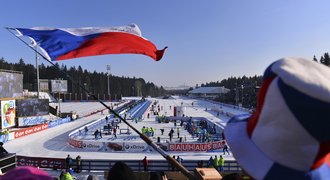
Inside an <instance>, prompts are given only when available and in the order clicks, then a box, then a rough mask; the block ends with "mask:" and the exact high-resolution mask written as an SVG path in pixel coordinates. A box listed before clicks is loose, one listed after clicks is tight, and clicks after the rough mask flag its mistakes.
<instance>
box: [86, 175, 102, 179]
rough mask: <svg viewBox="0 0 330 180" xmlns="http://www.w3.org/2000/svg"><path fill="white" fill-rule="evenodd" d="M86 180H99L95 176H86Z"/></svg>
mask: <svg viewBox="0 0 330 180" xmlns="http://www.w3.org/2000/svg"><path fill="white" fill-rule="evenodd" d="M86 180H99V178H98V177H97V176H96V175H92V174H90V175H88V176H87V179H86Z"/></svg>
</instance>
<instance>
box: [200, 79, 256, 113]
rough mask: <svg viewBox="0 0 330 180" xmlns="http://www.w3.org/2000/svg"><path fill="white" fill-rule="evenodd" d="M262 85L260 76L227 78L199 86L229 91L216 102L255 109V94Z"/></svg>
mask: <svg viewBox="0 0 330 180" xmlns="http://www.w3.org/2000/svg"><path fill="white" fill-rule="evenodd" d="M261 84H262V76H257V75H255V76H252V77H247V76H243V77H233V76H232V77H229V78H227V79H223V80H221V81H217V82H208V83H205V84H201V87H219V86H223V87H225V88H227V89H229V90H230V91H229V92H228V93H226V94H223V95H220V96H219V97H218V98H216V99H215V100H216V101H220V102H223V103H226V104H233V105H238V104H242V106H243V107H246V108H255V107H256V105H257V94H258V91H259V87H260V86H261Z"/></svg>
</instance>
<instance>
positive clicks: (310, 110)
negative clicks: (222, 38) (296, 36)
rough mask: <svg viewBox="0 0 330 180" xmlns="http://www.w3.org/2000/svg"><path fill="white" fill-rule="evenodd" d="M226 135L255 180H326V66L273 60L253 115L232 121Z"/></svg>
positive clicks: (329, 157)
mask: <svg viewBox="0 0 330 180" xmlns="http://www.w3.org/2000/svg"><path fill="white" fill-rule="evenodd" d="M225 135H226V138H227V142H228V144H229V146H230V147H231V151H232V152H233V154H234V156H235V158H236V160H237V161H238V163H239V164H240V166H241V167H242V168H243V169H244V170H245V171H246V172H247V173H248V174H249V175H251V176H252V177H253V178H255V179H330V68H329V67H326V66H325V65H322V64H319V63H317V62H314V61H311V60H305V59H300V58H284V59H280V60H278V61H275V62H274V63H272V64H271V65H270V66H269V67H268V68H267V69H266V71H265V73H264V77H263V84H262V87H261V89H260V90H259V95H258V105H257V109H256V112H254V113H253V114H252V115H250V114H244V115H238V116H235V117H233V118H232V119H230V120H229V121H228V123H227V126H226V128H225Z"/></svg>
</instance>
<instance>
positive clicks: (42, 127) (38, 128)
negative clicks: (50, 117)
mask: <svg viewBox="0 0 330 180" xmlns="http://www.w3.org/2000/svg"><path fill="white" fill-rule="evenodd" d="M45 129H48V123H46V124H40V125H37V126H33V127H28V128H23V129H20V130H18V131H15V134H14V137H15V139H16V138H20V137H23V136H26V135H29V134H33V133H36V132H39V131H43V130H45Z"/></svg>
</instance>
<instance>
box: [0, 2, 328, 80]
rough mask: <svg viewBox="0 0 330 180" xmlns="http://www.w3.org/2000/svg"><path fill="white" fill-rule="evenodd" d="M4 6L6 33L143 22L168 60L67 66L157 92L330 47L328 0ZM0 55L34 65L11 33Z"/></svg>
mask: <svg viewBox="0 0 330 180" xmlns="http://www.w3.org/2000/svg"><path fill="white" fill-rule="evenodd" d="M0 4H1V7H2V8H1V11H0V26H1V27H27V28H29V27H35V26H39V27H40V26H44V27H61V28H67V27H75V28H78V27H87V26H121V25H128V24H131V23H135V24H137V25H138V26H139V27H140V29H141V31H142V34H143V36H144V37H146V38H147V39H149V40H150V41H152V42H153V43H154V44H155V45H156V46H157V47H158V49H162V48H163V47H165V46H168V47H169V48H168V49H167V51H166V52H165V55H164V57H163V59H162V60H161V61H159V62H155V61H153V60H152V59H151V58H150V57H147V56H143V55H105V56H95V57H86V58H79V59H72V60H65V61H60V64H61V63H63V64H66V65H67V66H69V67H70V66H76V67H77V66H78V65H80V66H82V68H84V69H87V70H89V71H94V70H96V71H97V72H102V71H103V72H106V65H107V64H110V65H111V73H112V74H113V75H116V76H129V77H133V76H135V77H141V78H144V79H145V80H146V81H150V82H153V83H155V84H156V85H158V86H161V85H162V86H178V85H190V86H194V85H196V84H201V83H205V82H210V81H220V80H222V79H225V78H227V77H230V76H243V75H246V76H253V75H261V74H262V73H263V71H264V69H265V68H266V67H267V66H268V65H269V64H270V63H271V62H273V61H275V60H277V59H280V58H282V57H303V58H307V59H312V58H313V56H314V55H316V56H317V58H319V57H320V56H321V55H323V54H324V53H325V52H329V49H330V11H329V8H330V1H327V0H314V1H311V0H277V1H275V0H274V1H265V0H250V1H246V0H237V1H235V0H205V1H197V0H195V1H194V0H179V1H175V0H168V1H156V0H153V1H150V0H149V1H147V0H139V1H132V0H131V1H129V0H120V1H112V0H96V1H87V0H85V1H84V0H56V1H54V0H53V1H50V0H49V1H46V0H29V1H20V2H19V3H18V2H17V1H11V0H5V1H1V2H0ZM0 57H3V58H5V59H6V60H8V61H10V62H18V61H19V59H20V58H23V59H24V60H25V62H26V63H31V64H34V63H35V62H34V58H35V54H34V53H33V52H32V51H31V50H30V49H29V48H28V47H26V46H25V45H24V44H23V43H21V42H20V41H18V40H17V39H16V38H15V37H14V36H12V35H11V34H10V33H9V32H8V31H7V30H5V29H0ZM43 62H44V64H47V62H45V61H43ZM41 78H42V77H41ZM105 83H106V82H105Z"/></svg>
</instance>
